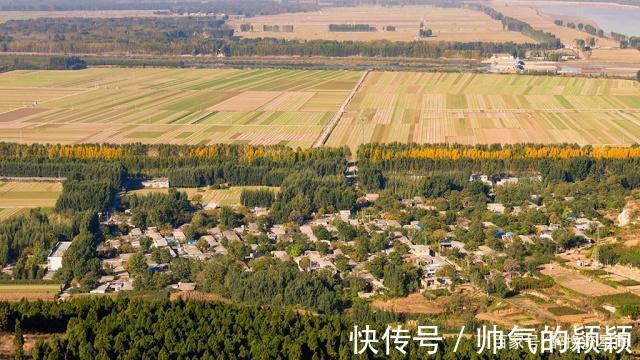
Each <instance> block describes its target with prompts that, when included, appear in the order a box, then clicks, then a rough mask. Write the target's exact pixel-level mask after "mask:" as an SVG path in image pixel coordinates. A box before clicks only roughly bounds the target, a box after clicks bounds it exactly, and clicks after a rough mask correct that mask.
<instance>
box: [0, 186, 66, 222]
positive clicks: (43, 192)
mask: <svg viewBox="0 0 640 360" xmlns="http://www.w3.org/2000/svg"><path fill="white" fill-rule="evenodd" d="M61 192H62V184H61V183H53V182H22V181H10V182H0V218H4V217H9V216H12V215H15V214H17V213H19V212H20V211H19V209H25V208H36V207H45V208H46V207H53V206H55V204H56V200H57V199H58V196H59V195H60V193H61Z"/></svg>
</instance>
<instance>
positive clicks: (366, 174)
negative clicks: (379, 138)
mask: <svg viewBox="0 0 640 360" xmlns="http://www.w3.org/2000/svg"><path fill="white" fill-rule="evenodd" d="M358 158H359V161H360V168H361V174H362V178H361V179H360V180H361V184H362V185H363V186H364V187H365V188H369V189H381V188H384V187H385V186H386V182H387V180H388V178H389V175H390V174H393V173H396V172H402V173H405V174H406V173H407V172H410V173H411V174H414V175H420V176H424V175H429V174H434V173H443V172H447V173H449V174H456V176H458V177H459V178H461V179H464V178H466V179H468V178H469V176H470V175H471V173H474V172H477V173H484V174H486V175H489V176H492V177H494V178H495V177H499V176H500V175H504V174H509V173H513V174H521V175H527V174H528V175H536V174H540V175H541V176H542V179H543V180H545V181H564V182H573V181H579V180H585V179H587V178H588V177H591V178H594V179H599V178H606V177H607V176H609V175H610V174H615V175H616V176H617V177H618V181H619V183H620V184H622V185H623V186H624V187H625V188H636V187H638V186H639V185H640V175H639V174H638V172H637V170H636V169H637V167H638V165H639V164H640V148H638V147H629V148H616V147H604V148H597V147H582V148H581V147H578V146H571V145H557V146H543V145H515V146H500V145H492V146H482V145H479V146H475V147H474V146H463V145H417V144H399V143H394V144H367V145H364V146H361V147H360V148H359V150H358ZM385 174H386V175H385ZM416 184H419V182H417V183H416Z"/></svg>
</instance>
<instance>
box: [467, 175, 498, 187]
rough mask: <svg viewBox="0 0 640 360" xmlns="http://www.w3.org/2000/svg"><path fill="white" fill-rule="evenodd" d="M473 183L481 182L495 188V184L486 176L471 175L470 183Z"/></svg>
mask: <svg viewBox="0 0 640 360" xmlns="http://www.w3.org/2000/svg"><path fill="white" fill-rule="evenodd" d="M472 181H481V182H482V183H484V184H485V185H489V186H493V183H492V182H491V180H490V179H489V177H488V176H487V175H484V174H471V176H469V182H472Z"/></svg>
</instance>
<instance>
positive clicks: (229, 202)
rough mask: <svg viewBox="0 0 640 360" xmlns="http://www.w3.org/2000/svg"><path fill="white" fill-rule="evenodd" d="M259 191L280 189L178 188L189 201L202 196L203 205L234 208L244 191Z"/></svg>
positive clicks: (142, 191) (132, 192)
mask: <svg viewBox="0 0 640 360" xmlns="http://www.w3.org/2000/svg"><path fill="white" fill-rule="evenodd" d="M243 189H246V190H258V189H271V190H272V191H273V192H276V193H277V192H278V191H279V188H278V187H268V186H232V187H230V188H228V189H207V188H177V189H176V190H178V191H184V192H186V193H187V195H188V196H189V199H193V197H194V196H195V195H201V196H202V201H201V203H202V204H203V205H207V204H208V203H210V202H214V203H216V204H218V206H233V205H239V204H240V194H241V193H242V190H243ZM167 191H168V190H167V189H153V188H148V189H140V190H133V191H131V192H130V193H131V194H137V195H145V194H149V193H153V192H167Z"/></svg>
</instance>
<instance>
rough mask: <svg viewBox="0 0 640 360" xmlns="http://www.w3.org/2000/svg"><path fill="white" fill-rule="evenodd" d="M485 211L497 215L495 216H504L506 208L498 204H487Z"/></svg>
mask: <svg viewBox="0 0 640 360" xmlns="http://www.w3.org/2000/svg"><path fill="white" fill-rule="evenodd" d="M487 210H489V211H491V212H494V213H497V214H504V212H505V210H506V208H505V206H504V205H502V204H500V203H488V204H487Z"/></svg>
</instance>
